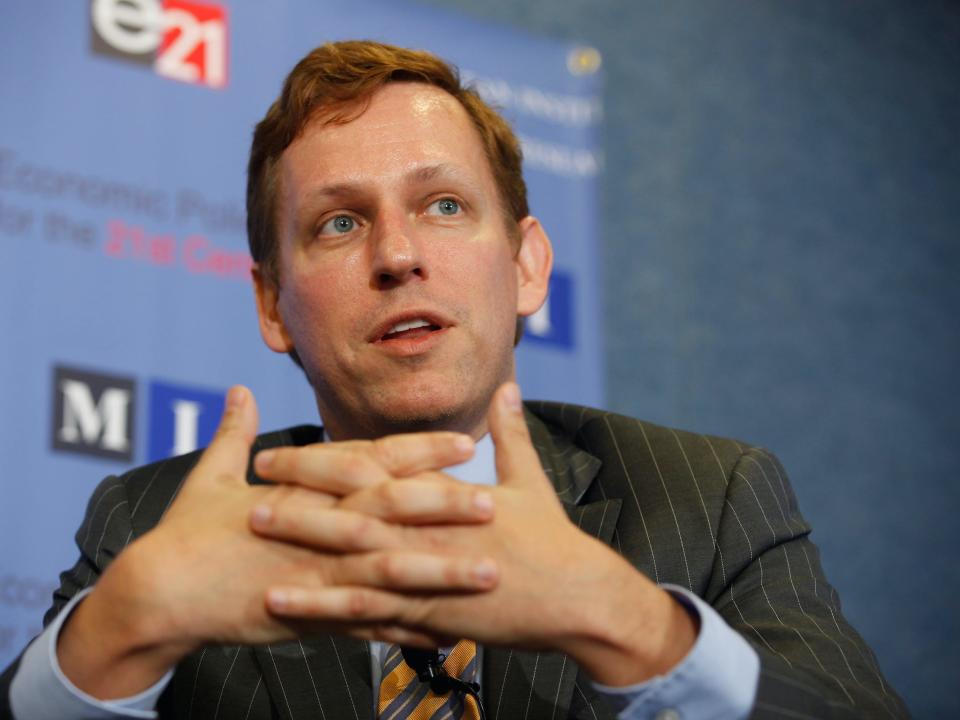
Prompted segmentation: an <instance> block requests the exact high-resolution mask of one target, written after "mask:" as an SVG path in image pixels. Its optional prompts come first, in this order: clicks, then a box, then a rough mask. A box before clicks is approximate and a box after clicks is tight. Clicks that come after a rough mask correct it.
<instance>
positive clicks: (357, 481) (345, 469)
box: [341, 451, 370, 487]
mask: <svg viewBox="0 0 960 720" xmlns="http://www.w3.org/2000/svg"><path fill="white" fill-rule="evenodd" d="M369 470H370V462H369V460H368V459H367V458H366V456H365V455H364V454H362V453H359V452H355V451H350V452H348V453H347V454H346V456H345V457H344V458H343V461H342V463H341V474H342V477H343V480H345V481H346V483H347V484H348V485H350V486H351V487H356V486H358V485H361V484H362V482H363V480H364V478H365V477H366V475H367V473H368V472H369Z"/></svg>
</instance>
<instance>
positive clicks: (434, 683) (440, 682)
mask: <svg viewBox="0 0 960 720" xmlns="http://www.w3.org/2000/svg"><path fill="white" fill-rule="evenodd" d="M400 654H401V655H403V661H404V662H405V663H406V664H407V665H409V666H410V668H411V669H412V670H413V671H414V672H415V673H417V680H419V681H420V682H422V683H427V684H429V685H430V691H431V692H432V693H434V694H435V695H446V694H447V693H449V692H450V691H451V690H452V691H453V692H458V693H461V694H463V695H472V696H473V699H474V700H475V701H476V703H477V710H478V711H479V713H480V720H486V718H487V716H486V713H484V711H483V703H482V702H480V684H479V683H475V682H466V681H465V680H461V679H460V678H457V677H451V676H450V674H449V673H448V672H447V671H446V669H445V668H444V667H443V661H444V660H446V659H447V657H446V655H441V654H440V651H439V650H437V648H432V649H430V650H424V649H422V648H412V647H402V646H401V648H400Z"/></svg>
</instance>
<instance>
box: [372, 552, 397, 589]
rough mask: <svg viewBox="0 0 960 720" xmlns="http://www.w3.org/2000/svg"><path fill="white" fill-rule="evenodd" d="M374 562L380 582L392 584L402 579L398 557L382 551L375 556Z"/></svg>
mask: <svg viewBox="0 0 960 720" xmlns="http://www.w3.org/2000/svg"><path fill="white" fill-rule="evenodd" d="M376 563H377V566H378V567H377V572H378V574H379V577H380V580H381V581H382V582H384V583H386V584H388V585H394V584H396V583H398V582H399V581H400V580H401V579H402V577H403V572H402V570H403V569H402V568H401V566H400V563H399V561H398V559H397V558H396V557H394V556H393V555H389V554H387V553H383V554H381V555H380V556H379V557H378V558H377V560H376Z"/></svg>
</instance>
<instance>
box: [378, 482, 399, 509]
mask: <svg viewBox="0 0 960 720" xmlns="http://www.w3.org/2000/svg"><path fill="white" fill-rule="evenodd" d="M377 495H378V496H379V500H380V505H381V507H382V508H383V510H384V511H385V512H386V514H387V515H388V516H394V515H396V513H397V512H398V511H399V510H400V507H401V504H402V499H403V494H402V493H401V492H400V487H399V486H398V485H396V484H395V483H391V482H386V483H381V484H380V485H379V486H378V487H377Z"/></svg>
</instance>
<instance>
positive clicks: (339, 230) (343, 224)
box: [320, 215, 357, 235]
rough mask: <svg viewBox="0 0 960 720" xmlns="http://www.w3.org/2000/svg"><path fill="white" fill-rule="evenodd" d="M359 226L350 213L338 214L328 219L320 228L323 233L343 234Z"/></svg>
mask: <svg viewBox="0 0 960 720" xmlns="http://www.w3.org/2000/svg"><path fill="white" fill-rule="evenodd" d="M356 226H357V223H356V221H354V219H353V218H352V217H350V216H349V215H337V216H336V217H334V218H331V219H330V220H327V221H326V222H325V223H324V224H323V226H322V227H321V228H320V234H321V235H328V234H329V235H343V234H344V233H348V232H350V231H351V230H353V229H354V228H355V227H356Z"/></svg>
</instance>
